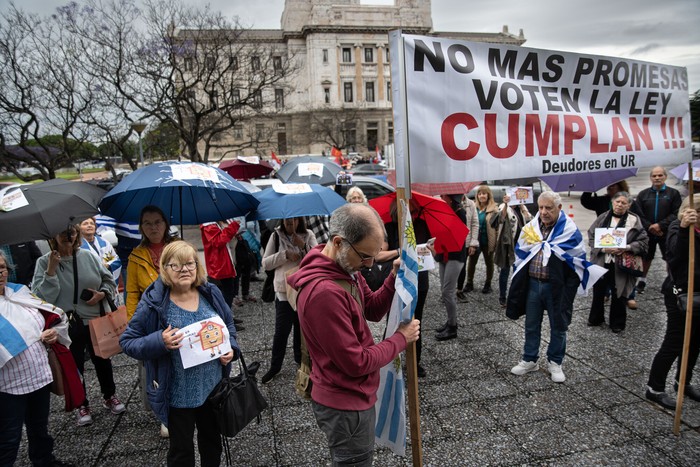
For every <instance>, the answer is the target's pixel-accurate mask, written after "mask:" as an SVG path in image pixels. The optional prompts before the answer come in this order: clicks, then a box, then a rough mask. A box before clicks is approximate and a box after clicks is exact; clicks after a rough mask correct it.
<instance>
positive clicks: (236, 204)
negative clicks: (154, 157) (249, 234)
mask: <svg viewBox="0 0 700 467" xmlns="http://www.w3.org/2000/svg"><path fill="white" fill-rule="evenodd" d="M150 204H152V205H155V206H158V207H159V208H161V209H162V210H163V212H164V213H165V215H166V216H168V217H169V220H170V222H171V223H172V224H180V225H181V226H182V225H197V224H202V223H204V222H212V221H218V220H222V219H230V218H232V217H238V216H244V215H246V214H247V213H248V212H250V211H251V210H252V209H254V208H255V207H256V206H257V205H258V201H257V200H256V199H255V197H254V196H253V195H252V194H251V193H250V192H248V190H246V189H245V188H243V186H242V185H241V184H240V183H238V182H237V181H236V180H234V179H233V178H231V176H230V175H229V174H227V173H226V172H224V171H223V170H220V169H217V168H214V167H209V166H208V165H205V164H199V163H195V162H159V163H156V164H152V165H149V166H147V167H143V168H140V169H138V170H136V171H135V172H134V173H132V174H130V175H128V176H127V177H125V178H124V179H123V180H122V181H121V182H119V184H117V186H115V187H114V188H112V189H111V190H110V191H109V193H107V194H106V195H105V197H104V198H103V199H102V202H101V203H100V209H101V210H102V213H103V214H105V215H107V216H110V217H113V218H114V219H116V220H117V221H120V222H139V217H140V214H141V209H143V208H144V206H148V205H150ZM180 231H181V232H182V229H181V230H180Z"/></svg>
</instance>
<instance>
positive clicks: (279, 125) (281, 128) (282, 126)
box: [277, 122, 287, 131]
mask: <svg viewBox="0 0 700 467" xmlns="http://www.w3.org/2000/svg"><path fill="white" fill-rule="evenodd" d="M277 129H278V130H279V131H286V130H287V124H286V123H284V122H278V123H277Z"/></svg>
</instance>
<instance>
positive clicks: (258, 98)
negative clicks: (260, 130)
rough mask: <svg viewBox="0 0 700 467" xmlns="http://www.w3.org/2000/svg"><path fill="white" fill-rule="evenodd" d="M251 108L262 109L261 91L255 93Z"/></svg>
mask: <svg viewBox="0 0 700 467" xmlns="http://www.w3.org/2000/svg"><path fill="white" fill-rule="evenodd" d="M251 106H252V107H253V108H254V109H262V106H263V99H262V91H261V90H259V89H258V90H257V91H255V92H254V93H253V102H252V104H251Z"/></svg>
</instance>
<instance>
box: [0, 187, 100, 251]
mask: <svg viewBox="0 0 700 467" xmlns="http://www.w3.org/2000/svg"><path fill="white" fill-rule="evenodd" d="M104 194H105V191H104V190H103V189H102V188H98V187H96V186H94V185H90V184H89V183H84V182H72V181H68V180H62V179H58V178H57V179H53V180H47V181H45V182H42V183H37V184H35V185H23V186H21V187H18V188H17V189H16V190H13V191H10V192H9V193H8V194H7V195H6V196H5V197H3V199H2V200H0V202H1V203H2V207H3V208H2V210H0V244H4V245H13V244H15V243H21V242H28V241H30V240H41V239H47V238H52V237H55V236H56V235H57V234H59V233H61V232H63V231H64V230H66V227H67V226H68V225H69V224H77V223H78V222H82V221H84V220H85V219H87V218H88V217H91V216H94V215H95V214H97V213H98V212H99V211H98V210H97V204H98V203H99V202H100V199H102V197H103V196H104Z"/></svg>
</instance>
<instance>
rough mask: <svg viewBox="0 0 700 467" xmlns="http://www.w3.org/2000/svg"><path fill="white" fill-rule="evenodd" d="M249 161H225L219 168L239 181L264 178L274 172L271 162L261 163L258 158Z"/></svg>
mask: <svg viewBox="0 0 700 467" xmlns="http://www.w3.org/2000/svg"><path fill="white" fill-rule="evenodd" d="M249 159H250V160H244V159H240V158H239V159H234V160H228V161H223V162H222V163H221V164H219V168H220V169H221V170H223V171H224V172H226V173H227V174H229V175H230V176H232V177H233V178H235V179H237V180H252V179H254V178H259V177H264V176H265V175H269V174H270V172H272V171H273V170H274V168H273V167H272V166H271V165H270V163H269V162H265V161H261V160H260V159H259V158H257V157H254V158H249Z"/></svg>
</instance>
